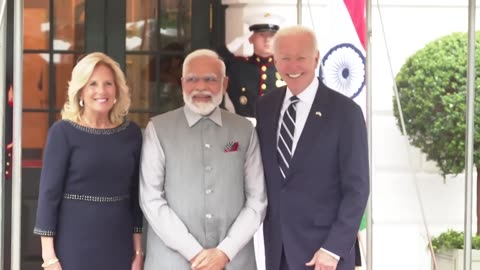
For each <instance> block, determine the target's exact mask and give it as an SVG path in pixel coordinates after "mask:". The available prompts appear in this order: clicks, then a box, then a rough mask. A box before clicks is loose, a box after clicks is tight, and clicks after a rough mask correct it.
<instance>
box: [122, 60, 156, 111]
mask: <svg viewBox="0 0 480 270" xmlns="http://www.w3.org/2000/svg"><path fill="white" fill-rule="evenodd" d="M126 61H127V64H126V73H127V84H128V86H129V88H130V93H131V97H132V104H131V106H130V110H150V108H151V107H152V104H151V102H152V101H153V99H152V94H151V93H152V88H153V87H154V86H155V73H154V72H152V71H151V66H152V65H153V66H154V64H155V57H153V56H149V55H127V59H126Z"/></svg>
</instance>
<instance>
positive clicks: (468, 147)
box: [463, 0, 478, 270]
mask: <svg viewBox="0 0 480 270" xmlns="http://www.w3.org/2000/svg"><path fill="white" fill-rule="evenodd" d="M475 2H476V0H469V1H468V61H467V101H466V103H467V104H466V105H467V123H466V124H467V130H466V133H467V134H466V144H465V152H466V155H465V217H464V218H465V220H464V222H465V223H464V226H465V237H464V253H463V269H464V270H471V269H472V186H473V128H474V118H475V114H474V110H475V6H476V3H475ZM477 196H478V194H477ZM477 231H478V228H477Z"/></svg>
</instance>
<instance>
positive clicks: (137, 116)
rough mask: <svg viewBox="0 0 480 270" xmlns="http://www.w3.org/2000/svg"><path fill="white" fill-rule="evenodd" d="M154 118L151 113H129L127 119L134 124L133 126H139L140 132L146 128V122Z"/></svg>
mask: <svg viewBox="0 0 480 270" xmlns="http://www.w3.org/2000/svg"><path fill="white" fill-rule="evenodd" d="M153 116H155V114H151V113H129V114H128V116H127V119H128V120H130V121H132V122H134V123H135V124H137V125H139V126H140V127H141V128H142V130H143V129H145V128H146V127H147V124H148V121H150V118H151V117H153Z"/></svg>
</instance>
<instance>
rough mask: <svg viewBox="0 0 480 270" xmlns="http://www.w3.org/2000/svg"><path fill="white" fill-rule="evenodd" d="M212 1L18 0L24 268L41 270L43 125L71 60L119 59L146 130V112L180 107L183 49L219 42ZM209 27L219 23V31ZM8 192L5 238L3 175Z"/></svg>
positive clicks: (56, 104)
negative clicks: (36, 230) (38, 223)
mask: <svg viewBox="0 0 480 270" xmlns="http://www.w3.org/2000/svg"><path fill="white" fill-rule="evenodd" d="M7 1H8V6H9V10H8V11H7V12H8V20H9V21H8V26H7V37H8V38H7V50H8V53H7V55H8V59H7V65H8V67H7V77H9V78H10V79H11V74H12V61H13V60H12V47H13V42H12V40H13V19H12V18H13V9H12V8H11V7H12V6H13V2H14V1H16V0H7ZM218 2H220V1H214V0H195V1H193V0H24V44H23V45H24V70H23V134H22V137H23V138H22V139H23V149H22V158H23V160H22V181H23V189H22V203H23V204H22V266H21V269H22V270H29V269H39V265H40V264H41V249H40V240H39V238H38V237H37V236H34V235H33V233H32V231H33V226H34V222H35V214H36V203H37V197H38V180H39V177H40V169H41V166H42V155H43V150H44V146H45V140H46V136H47V133H48V128H49V127H50V126H51V125H52V124H53V123H54V122H55V121H57V120H59V119H60V111H61V109H62V106H63V104H64V102H65V99H66V93H67V88H68V81H69V80H70V74H71V71H72V69H73V67H74V65H75V63H76V61H77V60H78V59H79V57H81V56H82V55H83V54H86V53H89V52H93V51H101V52H104V53H106V54H108V55H110V56H111V57H112V58H114V59H115V60H116V61H118V62H119V63H120V65H121V66H122V67H123V69H124V71H125V72H126V76H127V81H128V84H129V87H130V88H131V94H132V106H131V110H130V114H129V115H128V117H129V119H131V120H132V121H134V122H136V123H138V124H139V125H140V126H142V127H145V126H146V124H147V122H148V119H149V118H150V117H151V116H153V115H156V114H159V113H161V112H166V111H169V110H172V109H175V108H177V107H179V106H182V105H183V99H182V96H181V89H180V76H181V67H182V64H183V59H184V56H185V54H186V53H188V52H189V51H191V50H192V49H196V48H201V47H202V48H208V47H211V48H213V47H217V46H216V45H215V44H214V42H216V41H219V40H220V42H223V40H221V39H223V34H222V33H223V32H222V31H223V30H219V29H224V27H223V8H222V7H221V5H220V4H219V3H218ZM214 13H217V14H219V15H218V16H217V15H215V14H214ZM217 17H218V18H219V19H218V20H217V19H215V18H217ZM214 25H219V27H217V30H215V27H214ZM219 33H220V34H219ZM13 83H15V82H13ZM13 106H15V104H13ZM7 122H8V121H7ZM7 128H8V127H7ZM10 128H11V127H10ZM7 143H8V142H7ZM6 192H7V194H6V202H7V205H6V211H5V218H6V222H5V236H6V237H7V238H8V237H9V235H10V215H11V211H10V206H9V205H8V204H9V203H10V199H11V181H9V180H7V182H6ZM9 241H10V240H9V239H6V241H5V243H4V245H5V247H10V243H9ZM4 256H5V257H4V258H5V262H4V267H5V269H10V249H9V248H5V250H4Z"/></svg>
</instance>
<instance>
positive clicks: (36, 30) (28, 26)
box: [11, 0, 50, 50]
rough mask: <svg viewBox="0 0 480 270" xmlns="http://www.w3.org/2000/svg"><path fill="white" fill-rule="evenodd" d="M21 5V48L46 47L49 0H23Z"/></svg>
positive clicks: (35, 48) (41, 48)
mask: <svg viewBox="0 0 480 270" xmlns="http://www.w3.org/2000/svg"><path fill="white" fill-rule="evenodd" d="M11 3H13V2H11ZM23 7H24V8H23V36H24V39H23V48H24V49H25V50H29V49H32V50H45V49H48V35H49V26H50V23H49V20H48V10H49V0H25V2H24V6H23Z"/></svg>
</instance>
